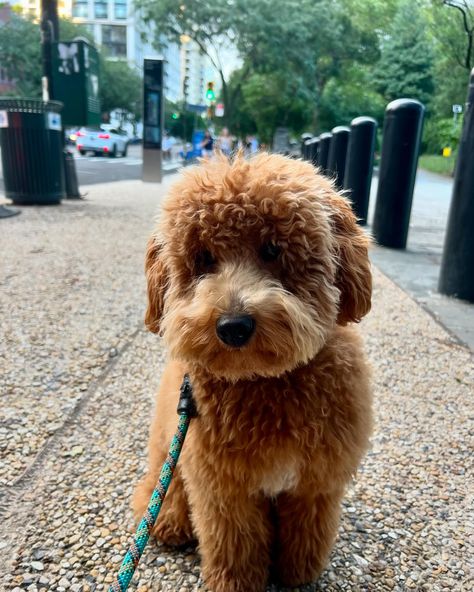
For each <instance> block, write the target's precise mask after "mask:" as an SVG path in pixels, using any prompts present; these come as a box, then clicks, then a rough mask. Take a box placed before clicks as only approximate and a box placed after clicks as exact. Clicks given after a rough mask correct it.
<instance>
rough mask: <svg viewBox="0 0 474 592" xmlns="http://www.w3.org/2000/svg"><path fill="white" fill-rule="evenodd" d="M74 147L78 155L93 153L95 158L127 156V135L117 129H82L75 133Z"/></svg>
mask: <svg viewBox="0 0 474 592" xmlns="http://www.w3.org/2000/svg"><path fill="white" fill-rule="evenodd" d="M76 146H77V150H78V151H79V153H80V154H82V155H84V154H86V153H87V152H93V153H94V154H95V155H96V156H99V154H105V155H106V156H110V157H112V158H114V157H116V156H118V155H119V154H121V155H122V156H126V155H127V149H128V135H127V133H126V132H124V131H122V130H118V129H114V128H112V129H104V128H101V129H91V128H87V127H82V128H81V129H80V130H79V131H78V132H77V133H76Z"/></svg>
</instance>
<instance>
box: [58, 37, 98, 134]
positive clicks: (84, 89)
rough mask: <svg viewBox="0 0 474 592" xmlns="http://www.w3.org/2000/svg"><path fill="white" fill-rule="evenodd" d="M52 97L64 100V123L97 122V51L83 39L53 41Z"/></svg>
mask: <svg viewBox="0 0 474 592" xmlns="http://www.w3.org/2000/svg"><path fill="white" fill-rule="evenodd" d="M52 66H53V67H52V72H53V88H54V98H55V100H57V101H61V102H62V103H63V104H64V109H63V111H62V118H63V123H64V125H71V126H72V125H85V126H99V125H100V115H101V113H100V99H99V54H98V53H97V50H96V49H95V47H93V46H92V45H90V44H89V43H87V42H86V41H82V40H76V41H61V42H59V43H54V44H53V59H52Z"/></svg>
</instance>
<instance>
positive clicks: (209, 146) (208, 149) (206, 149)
mask: <svg viewBox="0 0 474 592" xmlns="http://www.w3.org/2000/svg"><path fill="white" fill-rule="evenodd" d="M213 154H214V138H213V137H212V135H211V132H210V131H209V130H206V131H205V132H204V139H203V141H202V142H201V156H203V158H211V157H212V155H213Z"/></svg>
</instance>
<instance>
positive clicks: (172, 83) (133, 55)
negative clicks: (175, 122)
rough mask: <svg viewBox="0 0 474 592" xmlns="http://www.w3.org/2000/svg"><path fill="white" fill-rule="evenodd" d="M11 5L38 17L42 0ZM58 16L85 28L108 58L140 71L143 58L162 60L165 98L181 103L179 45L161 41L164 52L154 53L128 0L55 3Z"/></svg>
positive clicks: (15, 0)
mask: <svg viewBox="0 0 474 592" xmlns="http://www.w3.org/2000/svg"><path fill="white" fill-rule="evenodd" d="M11 5H15V6H18V7H20V8H21V11H22V12H23V13H24V14H27V15H29V16H32V17H34V18H38V19H39V18H40V17H41V0H12V1H11ZM58 13H59V16H61V17H65V18H71V19H72V20H73V21H74V22H77V23H81V24H83V25H84V26H85V27H87V29H88V30H89V31H90V33H91V34H92V36H93V38H94V41H95V42H96V44H97V45H98V46H101V47H104V48H106V50H107V54H108V56H109V58H110V59H124V60H127V61H128V63H129V64H130V65H131V66H135V67H136V68H137V69H138V70H140V71H142V69H143V58H144V57H152V56H158V55H160V56H161V57H163V59H164V61H165V68H164V86H165V89H164V90H165V96H166V98H168V99H169V100H171V101H178V100H180V98H181V95H182V83H181V73H180V48H179V45H178V44H177V43H171V42H164V43H163V49H162V50H161V51H157V50H156V49H155V48H154V47H153V46H152V44H151V43H150V42H147V41H143V39H142V35H141V23H140V20H139V17H138V16H137V14H136V13H135V11H134V10H133V5H132V1H131V0H58ZM152 34H153V28H152V27H150V36H151V35H152Z"/></svg>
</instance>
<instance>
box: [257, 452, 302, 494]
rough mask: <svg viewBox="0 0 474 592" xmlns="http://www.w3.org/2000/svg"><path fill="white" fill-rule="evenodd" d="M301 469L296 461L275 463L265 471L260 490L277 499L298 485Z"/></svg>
mask: <svg viewBox="0 0 474 592" xmlns="http://www.w3.org/2000/svg"><path fill="white" fill-rule="evenodd" d="M299 476H300V469H299V466H298V464H297V463H296V461H295V460H294V459H293V460H287V461H280V462H277V463H275V464H274V465H273V466H271V467H268V468H267V469H266V470H265V471H263V474H262V478H261V480H260V484H259V490H260V491H261V492H262V493H263V494H264V495H266V496H268V497H276V496H277V495H279V494H280V493H283V492H284V491H290V490H291V489H294V488H295V487H296V486H297V485H298V481H299Z"/></svg>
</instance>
